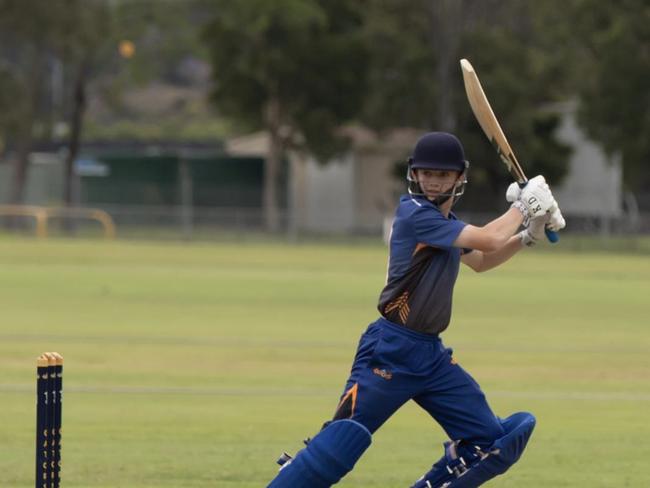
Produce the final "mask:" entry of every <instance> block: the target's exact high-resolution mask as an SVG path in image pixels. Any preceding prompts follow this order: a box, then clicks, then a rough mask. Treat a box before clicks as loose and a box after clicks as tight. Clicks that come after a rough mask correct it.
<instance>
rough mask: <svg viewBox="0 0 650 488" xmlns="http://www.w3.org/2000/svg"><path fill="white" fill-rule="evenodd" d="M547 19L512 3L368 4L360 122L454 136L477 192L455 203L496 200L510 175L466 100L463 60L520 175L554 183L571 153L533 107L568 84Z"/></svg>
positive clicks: (546, 12)
mask: <svg viewBox="0 0 650 488" xmlns="http://www.w3.org/2000/svg"><path fill="white" fill-rule="evenodd" d="M537 3H540V4H544V3H545V2H537ZM554 13H555V10H553V9H551V8H547V7H545V6H538V5H536V4H533V3H530V2H520V1H517V0H437V1H433V0H409V1H406V0H395V1H394V2H384V1H382V0H375V1H372V2H371V8H370V9H368V15H369V20H368V22H367V23H368V29H367V31H368V36H369V39H370V40H369V45H370V46H372V52H371V60H372V64H371V66H370V73H371V74H370V77H369V79H370V82H371V88H370V90H369V93H370V94H369V96H368V102H367V104H366V106H365V110H364V121H366V122H367V123H368V124H369V125H370V126H372V127H375V128H377V129H379V130H383V129H387V128H390V127H395V126H400V125H401V126H404V125H407V126H412V127H419V128H422V129H423V130H446V131H451V132H456V133H457V134H458V135H459V136H460V138H461V140H462V141H463V144H464V146H465V149H466V152H467V154H468V157H470V159H471V160H472V161H473V164H472V168H471V170H470V176H471V178H472V184H473V185H476V186H478V187H479V189H478V191H475V192H471V193H472V194H471V195H470V194H468V198H464V199H463V205H468V204H469V206H473V207H474V208H482V209H485V197H486V195H494V196H495V202H497V201H498V202H502V200H503V197H502V194H501V193H500V190H499V191H495V190H496V189H500V188H502V187H505V185H506V184H507V182H508V178H509V177H508V175H507V173H506V172H505V171H504V169H503V168H502V167H501V166H500V164H499V163H498V160H497V158H496V156H495V154H494V150H493V149H492V147H491V146H490V144H489V142H488V141H487V140H486V138H485V136H484V135H483V133H482V132H481V129H480V127H479V126H478V124H477V122H476V121H475V119H474V116H473V114H472V113H471V110H470V108H469V105H468V103H467V100H466V97H465V92H464V89H463V81H462V75H461V71H460V67H459V59H460V58H463V57H467V58H469V59H470V60H471V61H472V63H473V64H474V66H475V67H476V69H477V71H478V73H479V75H480V77H481V81H482V82H483V84H484V87H485V89H486V91H487V94H488V97H489V99H490V101H491V103H492V105H493V108H494V109H495V112H496V114H497V116H498V118H499V120H500V122H501V124H502V125H503V126H504V129H505V131H506V133H507V134H508V138H509V139H510V141H511V143H512V144H513V146H514V148H515V151H516V153H517V154H518V156H519V158H520V160H521V162H522V164H523V165H524V166H525V168H526V171H527V173H529V174H537V173H543V174H545V175H546V176H547V177H548V179H549V181H551V182H557V181H559V180H560V179H561V178H562V177H563V176H564V174H566V171H567V159H568V155H569V150H568V148H567V147H566V146H564V145H562V144H561V143H559V142H558V141H556V140H555V137H554V132H555V129H556V128H557V126H558V124H559V117H558V116H556V115H553V114H550V113H548V112H544V111H543V110H540V108H541V107H542V106H543V105H544V104H545V103H547V102H549V101H554V100H557V99H558V98H559V97H560V96H561V94H563V93H564V92H563V91H562V89H561V88H563V87H565V86H566V84H567V83H566V79H563V78H562V76H560V75H561V72H560V73H558V70H557V66H558V64H557V63H555V62H554V61H553V60H554V59H555V58H557V57H558V55H557V49H556V48H557V46H554V47H553V50H550V46H549V45H550V43H549V42H548V41H547V32H548V31H549V26H548V25H547V24H546V23H545V22H543V19H550V18H551V17H552V15H553V14H554ZM555 29H557V27H556V28H555ZM553 35H554V37H559V34H553ZM553 78H556V79H554V80H553V81H554V83H550V82H549V81H550V80H551V79H553ZM497 193H499V195H498V199H497V195H496V194H497ZM490 207H492V206H491V205H490Z"/></svg>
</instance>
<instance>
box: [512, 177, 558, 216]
mask: <svg viewBox="0 0 650 488" xmlns="http://www.w3.org/2000/svg"><path fill="white" fill-rule="evenodd" d="M506 197H507V194H506ZM512 205H513V206H515V207H517V208H518V209H519V210H520V211H521V213H522V214H523V215H524V221H526V220H527V219H534V218H536V217H541V216H542V215H544V214H545V213H546V212H548V211H549V210H551V209H554V208H556V207H557V203H556V201H555V198H553V194H552V193H551V189H550V188H549V186H548V185H547V184H546V180H545V179H544V177H543V176H542V175H539V176H535V178H532V179H530V180H529V181H528V184H527V185H526V186H525V187H524V188H522V189H521V192H520V193H519V198H518V199H517V200H516V201H515V202H514V203H513V204H512Z"/></svg>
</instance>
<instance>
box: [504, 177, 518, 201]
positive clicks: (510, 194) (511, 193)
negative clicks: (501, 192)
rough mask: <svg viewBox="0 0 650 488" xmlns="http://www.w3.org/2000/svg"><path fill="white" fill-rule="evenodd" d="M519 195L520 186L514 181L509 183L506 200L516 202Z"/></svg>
mask: <svg viewBox="0 0 650 488" xmlns="http://www.w3.org/2000/svg"><path fill="white" fill-rule="evenodd" d="M519 195H521V187H520V186H519V183H517V182H516V181H515V182H514V183H511V184H510V186H509V187H508V189H507V190H506V202H510V203H513V202H516V201H517V200H519Z"/></svg>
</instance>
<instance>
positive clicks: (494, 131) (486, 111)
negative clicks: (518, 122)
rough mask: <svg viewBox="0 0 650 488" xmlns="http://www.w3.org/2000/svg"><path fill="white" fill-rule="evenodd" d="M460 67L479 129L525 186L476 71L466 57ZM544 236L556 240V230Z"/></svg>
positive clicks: (526, 179)
mask: <svg viewBox="0 0 650 488" xmlns="http://www.w3.org/2000/svg"><path fill="white" fill-rule="evenodd" d="M460 67H461V70H462V71H463V81H464V83H465V92H466V93H467V100H468V101H469V105H470V107H472V112H474V116H475V117H476V120H477V121H478V123H479V125H480V126H481V129H483V132H484V133H485V135H486V136H487V138H488V139H489V140H490V142H491V143H492V145H493V146H494V148H495V149H496V151H497V154H498V155H499V158H501V161H503V163H504V164H505V165H506V167H507V168H508V171H509V172H510V174H511V175H512V176H513V178H514V179H515V181H516V182H517V183H519V186H520V187H522V188H523V187H524V186H526V184H527V183H528V178H526V174H525V173H524V170H523V169H522V168H521V165H520V164H519V161H517V157H516V156H515V153H514V151H513V150H512V148H511V147H510V144H509V143H508V139H506V135H505V134H504V133H503V130H502V129H501V126H500V125H499V121H498V120H497V118H496V116H495V115H494V111H493V110H492V107H491V106H490V102H489V101H488V99H487V97H486V96H485V92H484V91H483V87H482V86H481V82H480V81H479V79H478V76H477V75H476V71H474V68H473V67H472V65H471V63H470V62H469V61H468V60H467V59H461V60H460ZM545 232H546V237H547V238H548V240H549V241H550V242H557V241H558V240H559V237H558V235H557V233H556V232H553V231H552V230H550V229H546V230H545Z"/></svg>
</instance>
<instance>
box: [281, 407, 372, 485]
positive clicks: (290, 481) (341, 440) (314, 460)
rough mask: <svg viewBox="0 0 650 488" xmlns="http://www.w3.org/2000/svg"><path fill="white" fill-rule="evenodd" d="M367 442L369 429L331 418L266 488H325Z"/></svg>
mask: <svg viewBox="0 0 650 488" xmlns="http://www.w3.org/2000/svg"><path fill="white" fill-rule="evenodd" d="M370 443H371V435H370V431H368V429H366V428H365V427H364V426H363V425H361V424H360V423H359V422H355V421H354V420H349V419H345V420H337V421H335V422H332V423H331V424H329V425H328V426H327V427H325V428H324V429H323V430H321V431H320V432H319V433H318V434H317V435H316V436H315V437H314V438H313V439H312V440H311V441H310V442H309V444H307V447H306V448H305V449H303V450H302V451H300V452H299V453H298V454H297V455H296V457H295V458H294V459H293V460H291V461H290V462H288V463H286V464H285V465H284V466H283V467H282V468H281V469H280V472H279V473H278V475H277V476H276V477H275V479H274V480H273V481H271V483H270V484H269V485H268V488H329V487H330V486H332V485H333V484H335V483H338V481H339V480H340V479H341V478H343V476H345V475H346V474H347V473H349V472H350V471H352V468H353V467H354V465H355V463H356V462H357V461H358V460H359V458H360V457H361V455H362V454H363V453H364V451H365V450H366V449H368V446H370Z"/></svg>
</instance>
